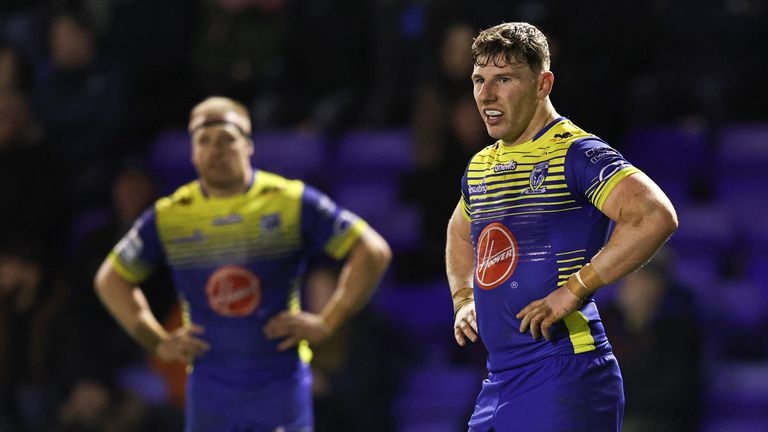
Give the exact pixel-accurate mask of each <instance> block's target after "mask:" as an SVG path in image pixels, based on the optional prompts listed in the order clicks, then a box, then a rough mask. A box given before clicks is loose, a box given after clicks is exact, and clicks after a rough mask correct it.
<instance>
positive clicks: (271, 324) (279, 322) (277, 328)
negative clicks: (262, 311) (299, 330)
mask: <svg viewBox="0 0 768 432" xmlns="http://www.w3.org/2000/svg"><path fill="white" fill-rule="evenodd" d="M288 319H289V315H287V314H285V313H280V314H278V315H275V316H274V317H272V319H270V320H269V321H268V322H267V324H266V325H265V326H264V327H263V328H262V330H263V332H264V335H265V336H266V337H267V339H276V338H279V337H284V336H286V335H287V334H288V326H287V320H288Z"/></svg>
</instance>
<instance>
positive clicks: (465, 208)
mask: <svg viewBox="0 0 768 432" xmlns="http://www.w3.org/2000/svg"><path fill="white" fill-rule="evenodd" d="M468 170H469V164H467V167H466V168H465V169H464V175H463V176H462V177H461V201H460V202H461V214H462V215H464V219H466V220H468V221H469V220H470V219H471V218H470V215H471V214H472V212H471V207H470V203H469V182H468V181H467V172H468Z"/></svg>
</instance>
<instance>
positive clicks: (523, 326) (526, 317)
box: [518, 312, 531, 333]
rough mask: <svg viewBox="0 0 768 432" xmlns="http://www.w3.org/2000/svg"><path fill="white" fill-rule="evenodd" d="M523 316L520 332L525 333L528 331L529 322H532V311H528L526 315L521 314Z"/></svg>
mask: <svg viewBox="0 0 768 432" xmlns="http://www.w3.org/2000/svg"><path fill="white" fill-rule="evenodd" d="M518 315H520V314H518ZM521 318H522V321H520V333H525V332H527V331H528V324H529V323H530V322H531V313H529V312H526V313H525V314H524V315H522V316H521Z"/></svg>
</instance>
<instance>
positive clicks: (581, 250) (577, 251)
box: [555, 249, 587, 262]
mask: <svg viewBox="0 0 768 432" xmlns="http://www.w3.org/2000/svg"><path fill="white" fill-rule="evenodd" d="M586 251H587V250H586V249H576V250H572V251H567V252H558V253H556V254H555V255H557V256H563V255H570V254H575V253H579V252H586ZM558 262H560V261H558Z"/></svg>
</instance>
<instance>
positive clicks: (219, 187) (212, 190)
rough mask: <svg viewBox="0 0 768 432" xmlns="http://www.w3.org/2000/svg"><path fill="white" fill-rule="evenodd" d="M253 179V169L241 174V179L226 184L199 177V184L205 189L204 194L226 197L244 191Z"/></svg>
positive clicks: (213, 196)
mask: <svg viewBox="0 0 768 432" xmlns="http://www.w3.org/2000/svg"><path fill="white" fill-rule="evenodd" d="M252 179H253V171H252V170H250V171H248V172H246V173H245V174H244V175H243V179H242V181H240V182H237V183H231V184H227V185H223V184H212V183H210V182H208V181H206V180H205V179H203V178H201V179H200V184H201V186H202V187H203V190H204V191H205V194H206V195H207V196H209V197H212V198H228V197H232V196H235V195H240V194H243V193H245V192H246V191H247V190H248V188H249V187H250V186H251V181H252Z"/></svg>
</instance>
